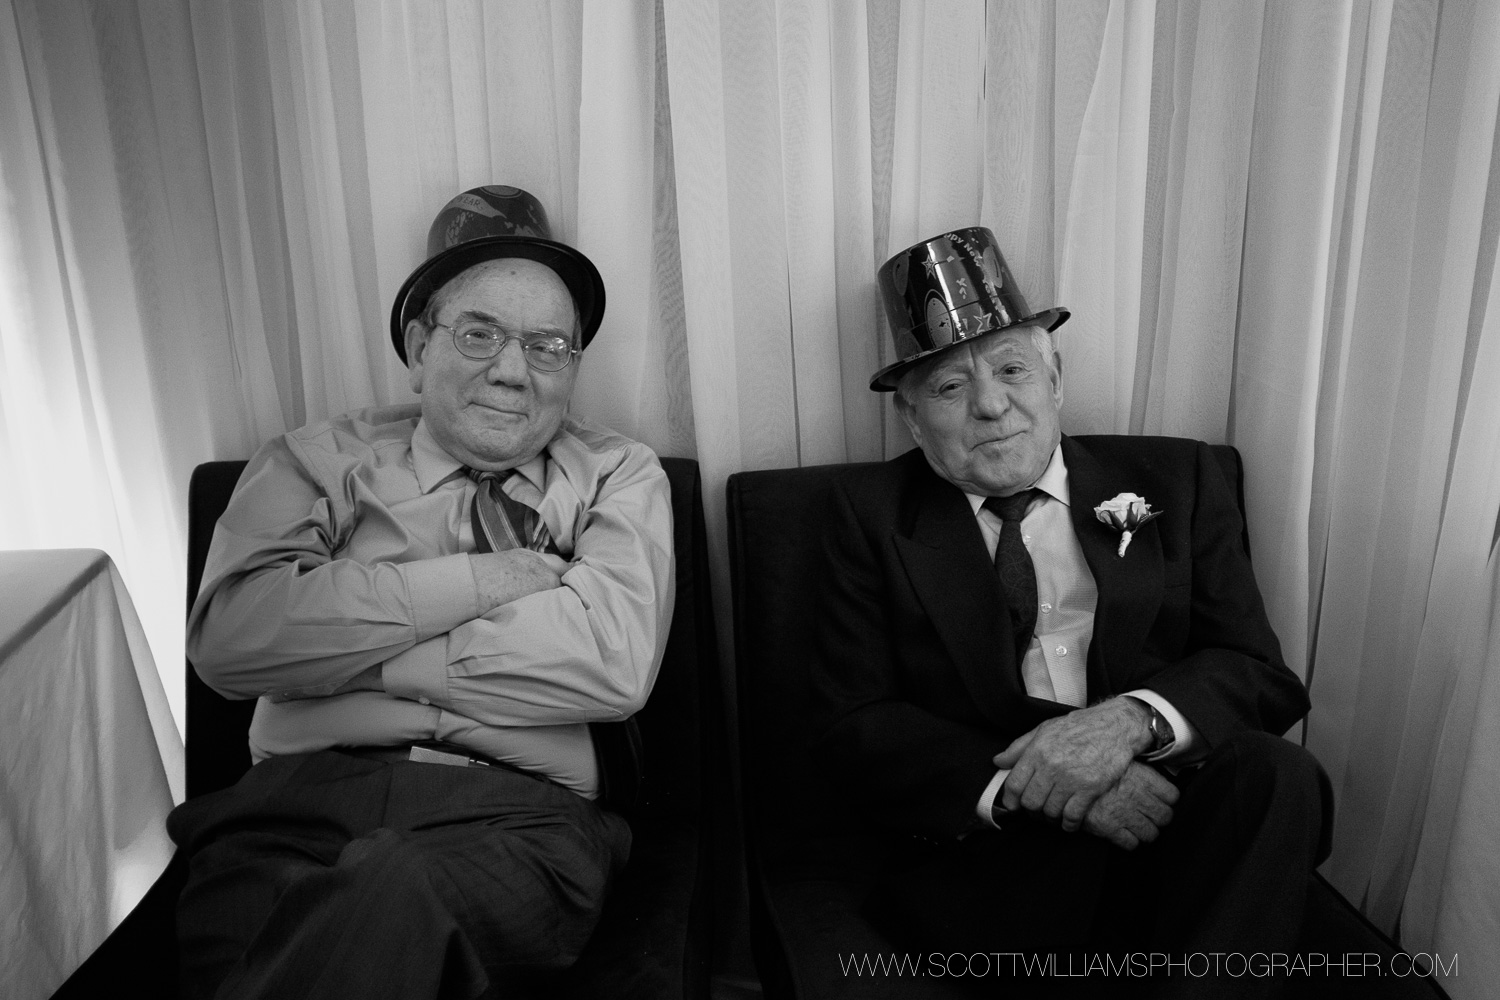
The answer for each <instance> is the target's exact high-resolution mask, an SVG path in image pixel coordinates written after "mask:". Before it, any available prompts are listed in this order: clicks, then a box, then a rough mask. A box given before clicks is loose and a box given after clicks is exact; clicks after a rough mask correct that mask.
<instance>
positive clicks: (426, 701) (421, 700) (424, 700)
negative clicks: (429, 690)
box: [417, 698, 432, 705]
mask: <svg viewBox="0 0 1500 1000" xmlns="http://www.w3.org/2000/svg"><path fill="white" fill-rule="evenodd" d="M417 701H419V702H421V703H422V704H424V705H431V704H432V702H430V701H428V700H427V699H426V698H418V699H417Z"/></svg>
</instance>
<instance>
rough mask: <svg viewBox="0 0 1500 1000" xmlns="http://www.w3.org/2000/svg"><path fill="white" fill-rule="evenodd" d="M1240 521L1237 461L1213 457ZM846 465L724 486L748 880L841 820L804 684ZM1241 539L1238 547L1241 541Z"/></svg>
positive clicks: (1223, 453)
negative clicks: (822, 549) (834, 495)
mask: <svg viewBox="0 0 1500 1000" xmlns="http://www.w3.org/2000/svg"><path fill="white" fill-rule="evenodd" d="M1214 455H1215V457H1216V458H1218V459H1219V462H1220V464H1221V466H1222V467H1223V471H1224V475H1225V478H1226V480H1227V481H1228V482H1229V484H1230V486H1231V488H1232V489H1233V490H1234V492H1235V496H1236V498H1237V499H1238V502H1239V505H1240V509H1241V512H1243V510H1244V492H1243V489H1242V487H1241V482H1240V480H1241V471H1240V457H1239V453H1238V452H1237V451H1235V449H1234V448H1233V447H1231V446H1229V445H1219V446H1215V448H1214ZM848 468H851V466H847V465H823V466H813V467H808V468H801V469H775V470H768V471H761V472H740V473H736V474H735V475H732V476H730V477H729V484H728V490H727V494H728V495H727V502H728V507H729V511H728V514H729V565H730V581H731V584H732V594H733V602H734V651H735V671H736V678H737V680H736V683H737V687H738V703H739V734H740V761H741V772H742V773H741V779H742V784H743V793H744V794H743V799H744V819H745V827H746V829H745V842H746V854H747V857H748V860H749V863H750V869H751V879H752V882H754V880H756V879H767V878H769V879H774V878H776V877H777V874H778V872H780V870H781V868H782V866H783V863H784V862H785V861H786V860H787V859H788V855H789V851H790V849H791V848H793V847H797V848H798V850H799V851H800V850H804V849H805V848H806V846H807V844H808V843H809V842H810V841H813V840H816V839H818V838H819V837H820V836H822V835H824V834H826V833H830V832H832V831H833V830H834V829H836V828H837V826H838V825H839V824H840V823H841V822H842V819H841V817H840V816H839V815H838V814H836V813H835V812H834V809H833V805H834V804H835V801H836V796H835V795H834V794H832V790H830V789H829V788H827V787H825V786H824V785H823V784H822V783H821V781H820V780H819V778H818V777H817V776H818V774H819V769H818V768H817V766H816V761H815V760H814V757H813V755H812V753H811V752H810V748H809V742H810V740H811V739H812V737H813V736H814V726H815V723H814V720H813V718H812V706H811V698H810V694H809V687H808V683H807V669H806V665H807V659H808V652H809V650H810V649H812V647H813V643H814V641H815V636H816V631H815V629H816V625H817V615H818V595H817V581H818V578H819V575H820V573H821V566H820V560H819V555H818V553H819V538H820V535H821V534H822V531H823V519H824V517H825V516H826V512H827V510H828V509H829V499H828V495H829V490H830V488H831V486H832V484H833V482H834V479H835V477H836V476H838V475H839V474H840V473H842V472H843V471H844V470H845V469H848ZM1243 537H1244V540H1245V544H1246V550H1247V551H1248V549H1249V536H1248V534H1246V535H1245V536H1243Z"/></svg>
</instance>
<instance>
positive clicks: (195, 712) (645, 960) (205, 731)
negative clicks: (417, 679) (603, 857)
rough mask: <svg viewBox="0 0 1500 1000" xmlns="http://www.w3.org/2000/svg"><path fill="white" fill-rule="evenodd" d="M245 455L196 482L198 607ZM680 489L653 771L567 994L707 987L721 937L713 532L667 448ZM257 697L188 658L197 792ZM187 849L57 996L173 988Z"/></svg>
mask: <svg viewBox="0 0 1500 1000" xmlns="http://www.w3.org/2000/svg"><path fill="white" fill-rule="evenodd" d="M244 466H245V463H244V462H209V463H206V464H204V465H201V466H199V467H198V468H197V469H196V470H195V471H194V473H193V479H192V483H191V485H190V486H189V488H188V495H189V524H188V605H189V606H191V605H192V602H193V598H194V597H195V596H196V595H197V592H198V585H199V583H200V582H201V581H202V574H203V564H204V560H205V558H206V557H207V554H208V544H209V541H210V539H211V537H212V535H213V527H214V524H215V522H217V521H218V519H219V515H220V514H222V513H223V511H224V508H225V507H226V506H227V504H228V502H229V496H230V494H231V493H232V492H233V490H234V485H235V483H236V482H237V481H238V479H239V476H240V472H241V471H242V470H243V468H244ZM662 467H663V468H664V469H665V470H666V473H667V478H668V479H669V480H670V482H671V487H672V514H673V519H674V531H675V536H676V537H675V543H676V550H677V604H676V610H675V613H674V615H673V618H672V628H671V632H670V634H669V636H668V639H667V648H666V652H665V654H664V658H663V660H662V665H661V671H660V673H659V674H658V676H657V682H656V687H655V688H654V690H653V691H652V693H651V698H650V700H649V702H648V703H647V705H646V707H645V708H644V709H642V710H641V712H640V713H639V715H638V716H637V721H638V722H639V724H640V728H641V735H642V740H643V742H644V744H645V755H646V769H647V778H646V784H645V786H644V788H643V793H642V800H641V802H640V804H639V805H638V806H637V809H636V813H635V815H634V816H633V818H632V821H631V826H632V829H633V832H634V835H635V836H634V845H633V847H632V851H631V858H630V863H629V865H628V866H627V867H626V870H625V873H624V876H623V877H622V880H621V883H620V885H619V886H617V888H616V890H615V892H614V894H613V895H612V896H611V897H610V899H609V902H608V903H607V905H606V906H605V910H604V914H603V916H602V918H601V920H600V923H599V927H598V928H597V929H596V930H595V932H594V936H593V938H592V939H591V940H590V941H589V944H588V947H587V948H586V949H585V951H584V954H583V956H582V957H581V958H580V959H579V961H578V963H577V964H576V965H574V966H573V967H572V968H571V969H568V970H567V971H566V972H564V973H561V974H559V975H557V976H553V977H548V978H547V979H546V980H545V981H543V982H539V983H538V984H537V994H538V995H540V996H547V997H569V998H573V997H576V998H584V997H598V998H606V997H607V998H611V1000H615V998H637V1000H661V998H683V1000H688V998H703V997H706V996H707V995H708V980H709V949H710V946H711V931H710V921H711V910H712V908H711V904H710V899H709V890H710V885H711V878H710V870H711V868H710V866H711V863H712V857H711V849H712V843H711V837H710V830H711V826H710V823H709V815H710V812H709V809H710V805H711V803H710V802H709V799H708V793H707V789H708V788H709V787H710V786H708V785H706V784H705V782H704V780H703V777H704V770H705V762H706V761H707V760H709V757H708V748H709V746H710V740H711V738H712V735H713V733H714V732H715V730H716V727H717V726H718V725H719V716H718V711H719V709H718V705H719V699H718V696H717V684H718V668H717V663H718V651H717V647H716V645H715V639H714V619H713V608H712V603H711V599H710V594H709V575H708V563H707V551H708V546H707V537H706V534H705V530H704V518H703V498H702V488H701V484H700V480H699V475H698V463H697V462H695V461H692V460H690V459H680V458H678V459H674V458H666V459H662ZM254 704H255V703H254V702H253V701H229V700H227V699H225V698H223V697H221V696H219V695H218V694H216V693H215V692H214V691H213V690H211V689H210V688H209V687H208V686H207V685H206V684H204V683H203V682H202V681H201V680H200V679H199V678H198V675H197V673H196V672H195V671H194V670H193V669H192V664H191V663H189V664H188V671H187V795H188V797H189V798H192V797H194V796H197V795H203V794H205V793H207V792H211V791H215V790H217V789H220V788H224V787H227V786H228V785H231V784H233V783H234V782H235V781H237V780H238V779H239V777H240V775H242V774H243V773H244V772H245V771H246V770H248V769H249V767H250V753H249V749H248V747H247V744H246V734H247V731H248V729H249V725H250V716H251V713H252V712H253V711H254ZM185 877H186V871H185V865H184V864H183V862H182V858H181V856H180V855H179V856H178V857H177V858H175V859H174V860H173V862H172V863H171V865H169V866H168V868H167V870H166V872H165V873H163V875H162V876H161V878H160V879H158V881H157V882H156V884H155V885H154V886H153V887H152V888H151V890H150V891H149V892H148V893H147V895H146V896H145V898H143V899H142V900H141V902H140V903H139V904H138V905H137V906H136V908H135V910H134V911H133V912H132V913H131V914H130V916H129V917H127V918H126V920H125V921H124V922H123V923H122V924H121V925H120V926H119V927H118V928H117V929H116V930H115V932H114V933H113V934H111V935H110V937H109V938H108V939H107V940H106V941H105V942H104V943H103V944H102V945H101V946H100V947H99V948H98V949H97V950H96V951H95V953H94V954H93V955H92V956H90V957H89V959H88V960H87V961H86V962H84V964H83V965H82V966H80V967H79V968H78V970H77V971H76V972H75V973H74V974H73V976H71V977H70V978H69V979H68V981H67V982H66V983H64V984H63V986H62V987H61V988H60V989H59V990H58V992H57V993H55V994H54V995H53V997H54V1000H74V998H78V1000H82V998H93V997H99V996H109V995H113V994H115V993H118V992H128V993H132V994H134V995H137V996H149V997H174V996H176V995H177V940H176V928H175V921H174V911H175V908H176V902H177V896H178V893H179V892H180V891H181V888H182V885H183V882H184V880H185Z"/></svg>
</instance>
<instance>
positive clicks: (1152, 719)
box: [1127, 695, 1177, 760]
mask: <svg viewBox="0 0 1500 1000" xmlns="http://www.w3.org/2000/svg"><path fill="white" fill-rule="evenodd" d="M1127 697H1129V696H1128V695H1127ZM1130 700H1131V701H1133V702H1135V703H1136V704H1138V705H1141V706H1142V707H1143V708H1145V709H1146V714H1147V716H1148V718H1147V722H1146V725H1147V728H1149V729H1150V731H1151V746H1150V747H1148V748H1147V749H1146V750H1145V752H1143V753H1142V754H1140V756H1141V757H1142V758H1149V759H1153V760H1154V759H1156V758H1159V757H1162V756H1164V755H1165V754H1167V753H1169V752H1170V751H1171V749H1172V747H1173V746H1174V745H1175V744H1176V743H1177V732H1176V730H1174V729H1173V728H1172V724H1171V723H1170V722H1168V721H1167V717H1166V716H1164V715H1162V714H1161V712H1159V711H1158V710H1157V708H1156V706H1155V705H1153V704H1151V703H1150V702H1149V701H1146V700H1145V699H1144V698H1134V697H1132V698H1131V699H1130Z"/></svg>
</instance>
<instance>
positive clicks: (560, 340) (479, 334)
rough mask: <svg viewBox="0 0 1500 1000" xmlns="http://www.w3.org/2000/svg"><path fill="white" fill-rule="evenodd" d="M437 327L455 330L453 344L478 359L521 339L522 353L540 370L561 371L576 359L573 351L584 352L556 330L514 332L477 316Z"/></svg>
mask: <svg viewBox="0 0 1500 1000" xmlns="http://www.w3.org/2000/svg"><path fill="white" fill-rule="evenodd" d="M437 327H443V328H444V329H446V330H447V331H448V332H449V333H451V334H453V346H454V347H456V348H458V353H459V354H462V355H463V356H464V357H466V358H473V359H474V360H475V361H488V360H489V359H490V358H493V357H494V356H495V355H497V354H499V353H500V352H501V351H503V350H505V345H506V344H508V343H510V342H511V341H512V340H519V341H520V342H521V353H522V354H523V355H524V356H525V358H526V363H527V364H528V365H530V366H531V367H532V368H535V369H536V370H537V371H539V372H560V371H562V370H563V369H564V368H566V367H568V365H569V364H571V363H572V361H573V355H575V354H578V353H580V352H579V349H578V348H576V347H574V346H573V344H572V342H571V341H570V340H568V338H567V337H559V336H558V335H557V334H554V333H535V332H532V331H529V330H522V331H520V332H519V333H512V332H510V331H509V330H505V329H502V328H501V327H498V326H494V325H492V324H490V323H483V322H480V321H477V320H474V321H468V322H463V323H459V324H458V325H457V326H448V325H447V324H446V323H435V324H433V328H434V329H436V328H437Z"/></svg>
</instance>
